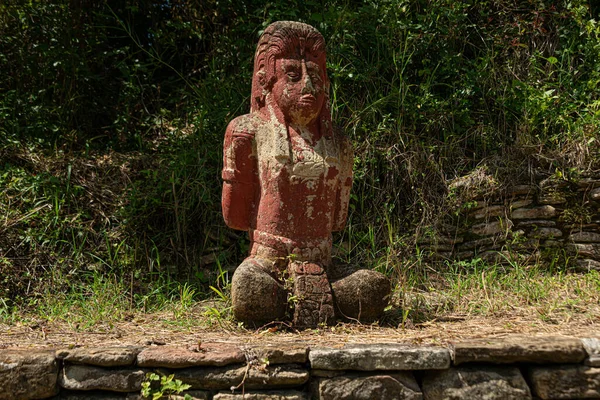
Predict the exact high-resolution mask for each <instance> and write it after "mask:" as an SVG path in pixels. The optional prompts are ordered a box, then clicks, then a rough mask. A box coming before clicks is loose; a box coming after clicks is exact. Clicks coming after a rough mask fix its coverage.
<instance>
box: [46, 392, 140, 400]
mask: <svg viewBox="0 0 600 400" xmlns="http://www.w3.org/2000/svg"><path fill="white" fill-rule="evenodd" d="M52 400H142V397H141V395H136V394H131V393H129V394H127V393H114V392H113V393H107V392H103V391H89V392H69V391H61V392H60V394H59V395H58V396H56V397H54V398H53V399H52Z"/></svg>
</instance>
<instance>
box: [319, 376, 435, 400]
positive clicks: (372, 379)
mask: <svg viewBox="0 0 600 400" xmlns="http://www.w3.org/2000/svg"><path fill="white" fill-rule="evenodd" d="M316 387H317V393H313V398H316V399H319V400H371V399H378V400H395V399H406V400H421V399H423V394H422V393H421V389H420V388H419V385H418V384H417V381H416V380H415V378H414V376H413V375H412V374H411V373H409V372H398V373H394V374H389V375H387V374H386V375H358V374H351V375H345V376H340V377H337V378H330V379H321V380H320V381H319V383H318V385H316Z"/></svg>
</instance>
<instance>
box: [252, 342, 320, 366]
mask: <svg viewBox="0 0 600 400" xmlns="http://www.w3.org/2000/svg"><path fill="white" fill-rule="evenodd" d="M243 350H244V352H245V353H246V356H247V357H248V359H250V360H258V361H260V362H262V361H268V362H269V365H275V364H304V363H305V362H307V361H308V347H307V346H298V345H277V346H275V345H265V346H260V347H248V348H244V349H243Z"/></svg>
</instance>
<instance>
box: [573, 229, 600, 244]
mask: <svg viewBox="0 0 600 400" xmlns="http://www.w3.org/2000/svg"><path fill="white" fill-rule="evenodd" d="M569 240H571V241H573V242H577V243H600V233H597V232H576V233H573V234H571V235H570V236H569Z"/></svg>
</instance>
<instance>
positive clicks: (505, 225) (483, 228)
mask: <svg viewBox="0 0 600 400" xmlns="http://www.w3.org/2000/svg"><path fill="white" fill-rule="evenodd" d="M512 227H513V222H512V221H511V220H510V219H502V220H500V221H494V222H489V223H486V224H477V225H473V226H472V227H471V232H473V233H474V234H476V235H479V236H491V235H496V234H498V233H507V232H508V231H509V230H510V228H512Z"/></svg>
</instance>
